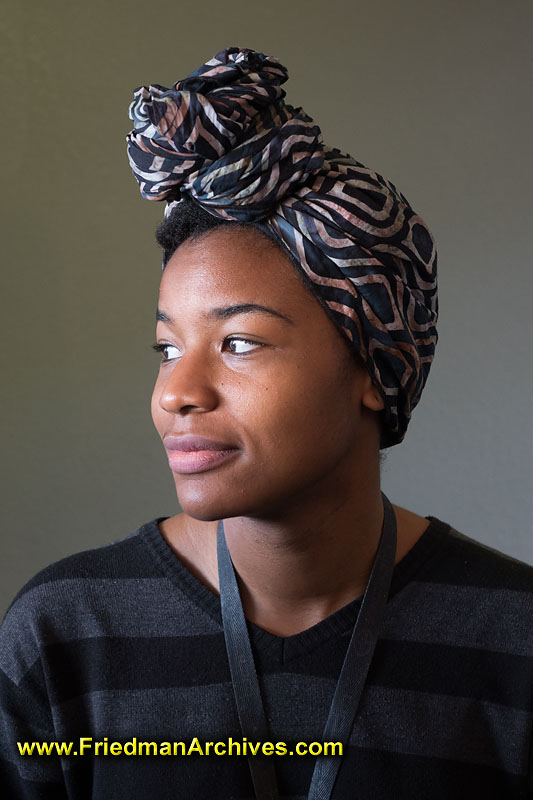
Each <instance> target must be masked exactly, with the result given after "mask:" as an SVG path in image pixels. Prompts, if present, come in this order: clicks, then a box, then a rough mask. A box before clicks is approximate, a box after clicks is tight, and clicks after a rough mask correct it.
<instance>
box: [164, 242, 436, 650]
mask: <svg viewBox="0 0 533 800" xmlns="http://www.w3.org/2000/svg"><path fill="white" fill-rule="evenodd" d="M240 303H258V304H261V305H264V306H268V307H270V308H272V309H275V310H276V311H278V312H279V313H281V314H283V315H285V316H286V317H288V318H290V320H291V321H290V322H288V321H286V320H284V319H281V318H279V317H275V316H271V315H269V314H266V313H251V312H248V313H241V314H238V315H235V316H231V317H229V318H226V319H209V318H207V317H206V312H208V311H209V310H210V309H212V308H215V307H221V306H231V305H235V304H240ZM159 309H161V310H162V311H163V312H164V313H165V314H166V315H167V317H168V318H169V319H170V320H171V321H170V322H158V323H157V330H156V337H157V341H158V342H160V343H163V344H165V345H168V349H167V350H166V351H165V356H166V357H167V358H168V359H169V360H168V361H166V362H165V363H162V364H161V366H160V370H159V375H158V377H157V381H156V384H155V388H154V392H153V396H152V418H153V421H154V425H155V427H156V429H157V431H158V433H159V435H160V436H161V438H162V439H164V437H165V436H166V435H168V434H176V435H179V434H186V433H192V434H198V435H202V436H206V437H208V438H211V439H215V440H217V441H221V442H224V443H227V444H228V445H231V446H233V447H235V448H237V450H238V452H237V454H236V455H235V457H233V458H232V459H230V460H228V461H226V462H224V463H222V464H220V465H219V466H217V467H214V468H211V469H209V470H207V471H204V472H201V473H196V474H186V475H184V474H178V473H176V472H174V473H173V476H174V481H175V485H176V491H177V495H178V500H179V503H180V506H181V508H182V513H180V514H177V515H175V516H174V517H170V518H169V519H168V520H165V521H164V522H162V523H160V529H161V532H162V534H163V536H164V537H165V539H166V540H167V542H168V543H169V545H170V546H171V548H172V549H173V550H174V552H175V553H176V554H177V555H178V556H179V557H180V558H181V560H182V561H183V562H184V563H185V564H186V566H187V567H188V568H189V569H190V570H191V572H193V574H195V575H196V576H197V577H198V578H199V579H200V580H201V581H203V582H204V583H205V584H206V585H207V586H208V587H209V588H210V589H211V590H212V591H214V592H218V573H217V558H216V530H217V522H218V520H219V519H224V530H225V533H226V539H227V543H228V547H229V550H230V553H231V557H232V561H233V564H234V566H235V571H236V573H237V576H238V582H239V587H240V591H241V598H242V602H243V607H244V612H245V614H246V616H247V618H248V619H250V620H252V621H253V622H255V623H256V624H257V625H260V626H261V627H263V628H264V629H266V630H268V631H270V632H271V633H274V634H276V635H278V636H291V635H293V634H295V633H299V632H300V631H302V630H305V629H306V628H309V627H311V626H312V625H314V624H316V623H317V622H319V621H321V620H322V619H324V618H325V617H327V616H329V615H330V614H332V613H333V612H334V611H336V610H337V609H339V608H341V607H342V606H344V605H346V604H347V603H349V602H350V601H351V600H353V599H354V598H356V597H358V596H360V595H361V594H362V593H363V591H364V589H365V586H366V583H367V580H368V576H369V574H370V570H371V567H372V563H373V560H374V557H375V553H376V550H377V546H378V542H379V537H380V534H381V527H382V523H383V504H382V499H381V490H380V475H379V422H378V413H377V412H378V411H379V410H380V409H382V408H383V400H382V398H381V396H380V393H379V391H378V390H377V389H376V387H375V386H374V385H373V384H372V381H371V379H370V376H369V374H368V373H367V371H366V369H365V368H364V366H362V365H359V363H357V362H356V361H354V359H353V357H352V356H351V354H350V351H349V346H348V345H347V343H346V342H345V341H344V339H343V338H342V336H341V334H340V333H339V331H338V330H337V328H336V327H335V325H334V324H333V322H332V321H331V320H330V319H329V317H328V316H327V314H326V313H325V311H324V309H323V308H322V307H321V305H320V304H319V302H318V301H317V299H316V298H315V297H314V296H313V295H312V293H311V292H310V291H309V290H308V289H307V288H306V287H305V286H304V284H303V283H302V281H301V279H300V277H299V276H298V274H297V273H296V271H295V269H294V267H293V266H292V265H291V263H290V261H289V260H288V258H287V257H286V256H285V255H284V254H283V253H282V252H281V250H280V249H279V248H278V247H276V245H275V244H273V243H272V242H270V241H269V240H268V239H266V238H265V237H264V236H261V234H259V233H258V232H257V231H255V230H253V229H252V230H250V229H246V230H243V229H242V228H236V229H233V230H228V229H227V228H224V229H215V230H214V231H210V232H208V233H206V234H204V235H203V236H202V237H200V238H199V239H195V240H193V239H188V240H187V241H186V242H184V243H183V244H182V245H181V246H180V247H179V248H178V249H177V251H176V252H175V253H174V255H173V256H172V258H171V259H170V261H169V262H168V264H167V266H166V268H165V270H164V272H163V277H162V280H161V286H160V294H159ZM230 336H231V337H237V338H240V339H247V340H250V341H251V342H252V344H249V343H246V342H242V341H236V340H235V339H228V337H230ZM393 507H394V510H395V514H396V519H397V524H398V547H397V553H396V562H398V561H399V560H400V559H401V558H403V556H404V555H405V554H406V553H407V552H408V550H409V549H410V548H411V547H412V546H413V544H414V543H415V542H416V541H417V539H418V538H419V537H420V536H421V534H422V533H423V531H424V530H425V529H426V528H427V526H428V524H429V521H428V520H427V519H425V518H424V517H421V516H419V515H417V514H414V513H412V512H410V511H408V510H407V509H403V508H400V507H398V506H393Z"/></svg>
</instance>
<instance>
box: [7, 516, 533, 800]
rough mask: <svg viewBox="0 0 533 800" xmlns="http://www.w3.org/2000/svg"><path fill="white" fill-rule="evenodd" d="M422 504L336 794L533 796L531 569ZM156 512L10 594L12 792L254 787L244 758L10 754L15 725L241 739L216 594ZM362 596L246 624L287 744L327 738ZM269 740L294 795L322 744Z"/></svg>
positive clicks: (97, 734)
mask: <svg viewBox="0 0 533 800" xmlns="http://www.w3.org/2000/svg"><path fill="white" fill-rule="evenodd" d="M161 519H162V518H161ZM429 519H430V521H431V524H430V525H429V527H428V529H427V530H426V532H425V533H424V534H423V535H422V537H421V538H420V539H419V540H418V542H417V543H416V544H415V546H414V547H413V548H412V549H411V550H410V551H409V553H408V554H407V555H406V556H405V557H404V558H403V559H402V560H401V561H400V562H399V564H397V565H396V567H395V570H394V575H393V582H392V587H391V593H390V596H389V600H388V603H387V607H386V610H385V617H384V622H383V627H382V630H381V632H380V637H379V639H378V643H377V647H376V651H375V654H374V658H373V661H372V664H371V667H370V672H369V675H368V679H367V683H366V685H365V689H364V691H363V694H362V697H361V703H360V706H359V710H358V714H357V717H356V721H355V724H354V727H353V731H352V736H351V740H350V747H349V749H348V751H347V752H346V753H345V756H344V758H343V761H342V764H341V768H340V771H339V776H338V779H337V783H336V785H335V790H334V794H333V797H334V798H336V799H337V800H345V799H346V800H347V798H355V797H357V798H358V800H366V799H367V798H368V799H369V800H380V798H391V800H392V799H394V800H401V799H402V798H405V800H422V799H423V798H428V800H429V799H431V800H441V798H442V800H444V798H446V800H449V798H454V800H460V798H468V799H469V800H474V798H483V800H489V799H490V798H519V797H521V798H526V797H533V778H532V775H533V765H532V760H531V755H530V747H531V732H532V727H533V726H532V722H533V659H532V655H533V614H532V610H533V608H532V606H533V602H532V600H533V568H531V567H529V566H527V565H525V564H523V563H521V562H519V561H516V560H514V559H511V558H508V557H506V556H504V555H502V554H500V553H497V552H495V551H493V550H491V549H489V548H487V547H484V546H483V545H481V544H479V543H477V542H474V541H473V540H471V539H468V538H467V537H465V536H463V535H462V534H460V533H458V532H457V531H455V530H454V529H453V528H450V526H449V525H447V524H446V523H443V522H441V521H439V520H437V519H436V518H434V517H429ZM159 521H160V519H157V520H153V521H152V522H149V523H147V524H146V525H143V526H142V527H141V528H140V529H139V530H138V531H137V532H136V533H134V534H132V535H131V536H129V537H127V538H126V539H123V540H121V541H119V542H116V543H114V544H110V545H107V546H105V547H101V548H97V549H94V550H89V551H87V552H84V553H80V554H78V555H75V556H71V557H69V558H66V559H63V560H62V561H59V562H58V563H56V564H53V565H52V566H50V567H48V568H47V569H45V570H43V571H42V572H40V573H39V574H38V575H37V576H36V577H35V578H34V579H33V580H32V581H30V582H29V583H28V584H27V585H26V586H25V587H24V588H23V589H22V591H21V592H20V593H19V595H18V596H17V597H16V598H15V600H14V602H13V604H12V605H11V607H10V609H9V611H8V613H7V615H6V618H5V620H4V624H3V626H2V629H1V632H0V681H1V683H0V695H1V710H2V716H1V724H0V771H1V779H0V780H1V783H2V788H4V786H5V787H6V789H7V791H6V789H4V791H3V792H1V796H2V797H4V798H6V797H14V798H32V800H33V799H34V798H54V800H61V799H62V798H76V800H78V799H80V800H81V798H98V800H106V799H107V798H109V799H110V800H122V798H124V800H126V799H127V800H135V799H136V798H142V799H143V800H144V799H145V798H146V799H147V800H148V799H151V798H154V800H167V798H168V799H169V800H170V798H172V799H173V800H179V799H181V798H183V799H185V798H187V800H188V799H189V798H191V799H192V798H194V800H214V799H216V798H252V797H253V789H252V785H251V780H250V776H249V771H248V764H247V760H246V758H245V757H243V756H238V755H233V756H223V755H220V756H217V755H214V754H210V755H199V754H198V753H196V754H194V755H181V751H180V752H179V754H177V755H157V756H154V755H143V756H136V757H135V756H127V755H107V756H106V755H103V746H102V747H101V754H100V755H94V753H93V751H92V750H91V749H88V750H87V752H86V753H85V755H83V757H80V756H79V755H78V756H76V755H73V754H71V755H69V756H64V757H62V758H59V757H58V756H57V755H50V756H45V755H42V756H28V755H25V756H21V755H19V750H18V746H17V742H22V741H29V742H32V741H39V742H41V741H66V742H72V743H73V744H72V753H74V752H77V750H78V747H79V738H80V737H92V738H93V740H94V741H96V740H98V741H105V739H106V738H107V743H108V745H109V744H111V743H112V742H113V741H116V742H121V743H125V742H128V741H130V742H131V741H133V740H134V739H136V740H137V741H138V742H139V741H151V742H156V743H161V742H163V741H167V742H170V743H173V742H176V741H181V742H185V743H186V745H187V746H188V744H189V743H190V742H191V741H193V740H194V737H198V741H199V743H200V746H202V745H204V746H205V742H206V741H227V740H228V739H229V737H232V738H233V739H234V740H235V741H239V740H241V739H242V735H241V732H240V729H239V724H238V719H237V716H236V709H235V703H234V699H233V694H232V687H231V682H230V676H229V667H228V662H227V657H226V650H225V643H224V635H223V630H222V623H221V616H220V603H219V599H218V597H217V596H216V595H215V594H213V593H212V592H211V591H210V590H209V589H208V588H207V587H206V586H205V585H203V584H202V583H201V582H200V581H198V580H197V579H196V578H195V577H194V576H193V575H192V574H191V573H190V572H189V571H188V570H187V569H186V567H185V566H184V565H183V564H182V562H181V561H180V560H179V559H178V558H177V556H176V555H175V554H174V553H173V551H172V550H171V549H170V547H169V546H168V545H167V543H166V542H165V540H164V539H163V537H162V535H161V533H160V531H159V528H158V524H157V523H158V522H159ZM359 605H360V599H357V600H354V601H353V602H352V603H350V604H349V605H347V606H345V607H344V608H342V609H340V610H339V611H337V612H335V613H334V614H332V615H331V616H330V617H328V618H327V619H325V620H323V621H322V622H320V623H318V624H317V625H314V626H313V627H312V628H310V629H308V630H306V631H303V632H302V633H299V634H296V635H294V636H289V637H287V638H280V637H277V636H274V635H273V634H270V633H267V632H266V631H264V630H262V629H260V628H258V627H257V626H255V625H254V624H251V623H249V630H250V637H251V642H252V648H253V652H254V658H255V661H256V666H257V670H258V673H259V679H260V685H261V689H262V693H263V697H264V702H265V709H266V713H267V717H268V721H269V725H270V729H271V733H272V741H273V742H277V741H283V742H285V743H288V750H289V751H290V749H291V748H292V747H293V746H294V744H295V743H296V742H298V741H304V742H312V741H318V742H320V741H321V740H322V731H323V727H324V723H325V719H326V716H327V712H328V709H329V706H330V703H331V698H332V694H333V691H334V688H335V683H336V680H337V677H338V674H339V672H340V668H341V665H342V661H343V658H344V653H345V651H346V647H347V643H348V640H349V637H350V633H351V628H352V626H353V623H354V620H355V617H356V615H357V611H358V609H359ZM91 747H93V748H94V744H93V745H91ZM130 749H131V748H130ZM234 752H235V750H234ZM272 757H273V758H274V759H275V766H276V772H277V775H278V783H279V787H280V794H281V796H282V797H283V798H289V797H290V798H299V799H302V800H303V798H305V797H306V796H307V790H308V787H309V782H310V779H311V774H312V770H313V766H314V758H313V757H310V756H296V755H292V756H290V755H285V756H272Z"/></svg>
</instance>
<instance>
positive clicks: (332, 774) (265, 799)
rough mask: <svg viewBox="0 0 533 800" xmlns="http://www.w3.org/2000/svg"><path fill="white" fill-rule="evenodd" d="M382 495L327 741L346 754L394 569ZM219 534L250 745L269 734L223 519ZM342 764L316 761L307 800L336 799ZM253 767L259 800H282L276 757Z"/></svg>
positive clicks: (388, 509)
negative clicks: (380, 520)
mask: <svg viewBox="0 0 533 800" xmlns="http://www.w3.org/2000/svg"><path fill="white" fill-rule="evenodd" d="M381 496H382V499H383V508H384V515H383V527H382V531H381V539H380V542H379V546H378V550H377V553H376V557H375V559H374V564H373V566H372V571H371V573H370V578H369V580H368V584H367V587H366V590H365V593H364V595H363V600H362V602H361V607H360V609H359V613H358V615H357V619H356V621H355V624H354V627H353V631H352V636H351V639H350V642H349V644H348V649H347V651H346V655H345V657H344V663H343V665H342V669H341V673H340V675H339V679H338V681H337V686H336V688H335V693H334V695H333V701H332V703H331V707H330V710H329V714H328V718H327V721H326V725H325V728H324V733H323V736H322V741H324V742H326V741H329V742H342V744H343V750H344V749H345V748H346V746H347V744H348V741H349V738H350V733H351V730H352V727H353V723H354V719H355V715H356V713H357V708H358V706H359V700H360V697H361V694H362V691H363V687H364V685H365V681H366V677H367V674H368V670H369V667H370V662H371V661H372V656H373V654H374V649H375V647H376V641H377V638H378V633H379V629H380V626H381V620H382V617H383V611H384V609H385V604H386V602H387V598H388V595H389V591H390V584H391V580H392V572H393V569H394V559H395V555H396V517H395V515H394V509H393V508H392V505H391V504H390V501H389V499H388V498H387V497H386V496H385V495H384V494H383V492H382V493H381ZM217 534H218V535H217V555H218V575H219V582H220V602H221V607H222V622H223V625H224V637H225V640H226V649H227V652H228V660H229V665H230V672H231V679H232V683H233V692H234V695H235V702H236V704H237V712H238V715H239V720H240V723H241V730H242V734H243V736H246V737H247V738H248V739H250V740H251V741H261V742H263V741H268V740H269V738H270V735H269V730H268V724H267V721H266V718H265V712H264V708H263V701H262V698H261V690H260V688H259V682H258V679H257V672H256V669H255V664H254V660H253V654H252V648H251V645H250V637H249V636H248V629H247V627H246V619H245V617H244V611H243V608H242V603H241V599H240V595H239V587H238V585H237V579H236V577H235V571H234V569H233V564H232V562H231V557H230V554H229V550H228V546H227V543H226V537H225V535H224V525H223V521H222V520H220V521H219V523H218V531H217ZM340 762H341V759H340V758H339V757H332V756H319V757H318V758H317V760H316V763H315V768H314V771H313V776H312V778H311V785H310V788H309V794H308V800H329V798H331V796H332V792H333V787H334V784H335V781H336V779H337V773H338V771H339V767H340ZM248 764H249V767H250V773H251V775H252V781H253V784H254V790H255V796H256V798H257V800H278V797H279V795H278V790H277V783H276V773H275V769H274V758H273V757H272V756H249V757H248Z"/></svg>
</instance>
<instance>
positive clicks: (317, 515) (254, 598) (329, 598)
mask: <svg viewBox="0 0 533 800" xmlns="http://www.w3.org/2000/svg"><path fill="white" fill-rule="evenodd" d="M332 477H334V480H333V479H332V480H331V481H325V482H324V483H323V484H322V485H321V486H320V488H319V489H318V488H317V487H316V486H314V487H311V488H310V489H309V490H308V491H307V493H306V495H307V496H306V497H299V498H294V499H293V502H291V504H287V503H284V505H283V509H282V510H281V511H279V512H278V513H276V514H273V513H271V514H269V516H268V517H267V516H261V517H258V516H254V517H249V516H247V517H230V518H227V519H225V520H224V532H225V535H226V541H227V544H228V549H229V552H230V554H231V559H232V561H233V564H234V567H235V571H236V574H237V580H238V583H239V589H240V594H241V599H242V604H243V608H244V612H245V615H246V617H247V618H248V619H249V620H251V621H252V622H254V623H256V624H257V625H259V626H260V627H262V628H264V629H266V630H268V631H270V632H271V633H275V634H276V635H278V636H290V635H293V634H295V633H298V632H300V631H302V630H305V629H306V628H309V627H311V626H312V625H314V624H316V623H317V622H320V621H321V620H322V619H324V618H325V617H327V616H329V615H330V614H332V613H333V612H334V611H336V610H337V609H339V608H341V607H342V606H344V605H346V604H347V603H349V602H350V601H351V600H353V599H355V598H356V597H359V596H360V595H362V594H363V592H364V590H365V588H366V584H367V582H368V578H369V575H370V571H371V569H372V564H373V562H374V558H375V555H376V552H377V548H378V544H379V540H380V536H381V530H382V525H383V501H382V497H381V490H380V483H379V464H378V463H376V464H374V469H371V468H370V467H369V464H368V461H367V462H366V463H365V468H364V469H360V470H357V469H356V470H354V471H353V473H351V475H350V478H349V481H347V480H339V475H338V474H337V475H336V476H332ZM348 484H349V485H348ZM396 511H397V509H396ZM405 513H406V514H410V512H405ZM179 516H182V517H184V518H185V519H184V520H183V521H182V527H181V536H176V535H174V536H173V535H172V533H170V535H167V539H168V540H169V543H170V544H171V546H173V547H174V549H175V550H176V552H178V555H180V557H181V558H182V560H183V561H184V562H185V563H186V565H187V566H188V567H189V569H191V571H192V572H194V573H195V574H196V575H197V576H198V577H199V578H200V579H201V580H202V581H203V582H204V583H206V584H207V585H208V586H209V587H210V588H211V589H213V590H214V591H217V592H218V589H219V586H218V568H217V556H216V531H217V526H218V521H216V522H202V521H198V520H194V519H192V518H191V517H187V515H179ZM396 516H397V519H398V521H399V522H400V519H399V516H398V513H397V515H396ZM411 516H412V517H416V518H417V519H418V520H422V521H423V522H424V523H425V525H424V527H425V526H427V520H424V519H423V518H421V517H418V516H417V515H411ZM174 519H177V518H174ZM419 527H420V525H419ZM164 532H165V531H164ZM420 532H421V531H420ZM167 533H168V531H167ZM398 533H399V534H400V525H399V531H398ZM418 535H420V533H419V534H418ZM412 543H413V542H411V543H410V545H412ZM407 549H408V548H407ZM400 551H401V546H400V547H399V550H398V551H397V559H396V560H398V558H399V557H401V552H400Z"/></svg>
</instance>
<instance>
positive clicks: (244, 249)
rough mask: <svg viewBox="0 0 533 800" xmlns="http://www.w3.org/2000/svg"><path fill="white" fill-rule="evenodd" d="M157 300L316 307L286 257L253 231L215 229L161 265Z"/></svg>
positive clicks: (186, 242) (191, 241) (187, 241)
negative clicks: (164, 264)
mask: <svg viewBox="0 0 533 800" xmlns="http://www.w3.org/2000/svg"><path fill="white" fill-rule="evenodd" d="M160 298H162V299H164V300H165V302H167V301H168V302H172V303H175V302H187V303H192V302H194V301H195V300H196V301H197V302H203V303H206V304H207V303H210V302H219V301H221V300H228V301H231V302H236V301H239V302H261V301H263V302H265V301H266V300H267V299H268V300H269V301H270V302H277V303H278V304H281V305H282V306H283V307H284V308H288V307H290V308H292V309H293V311H295V310H296V309H297V308H303V309H306V310H307V311H309V310H310V309H312V310H314V309H315V306H316V307H317V310H318V311H321V308H320V305H319V303H318V301H317V300H316V298H314V297H313V295H312V294H311V293H310V292H309V290H308V289H306V288H305V286H304V284H303V282H302V279H301V278H300V276H299V275H298V274H297V272H296V269H295V267H294V266H293V265H292V264H291V262H290V260H289V258H288V257H287V256H286V255H285V254H284V253H283V252H282V251H281V250H280V248H279V247H277V246H276V245H275V244H274V243H273V242H271V241H270V240H269V239H268V238H267V237H266V236H262V235H261V234H260V233H259V232H257V231H255V230H253V229H252V230H243V229H242V228H241V229H239V230H235V231H232V230H229V229H227V228H220V229H215V230H214V231H210V232H209V233H206V234H204V235H203V236H201V237H199V238H197V239H187V240H186V241H185V242H184V243H183V244H182V245H180V246H179V247H178V249H177V250H176V252H175V253H174V254H173V256H172V258H171V259H170V260H169V262H168V264H167V265H166V267H165V269H164V271H163V275H162V278H161V286H160Z"/></svg>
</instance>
